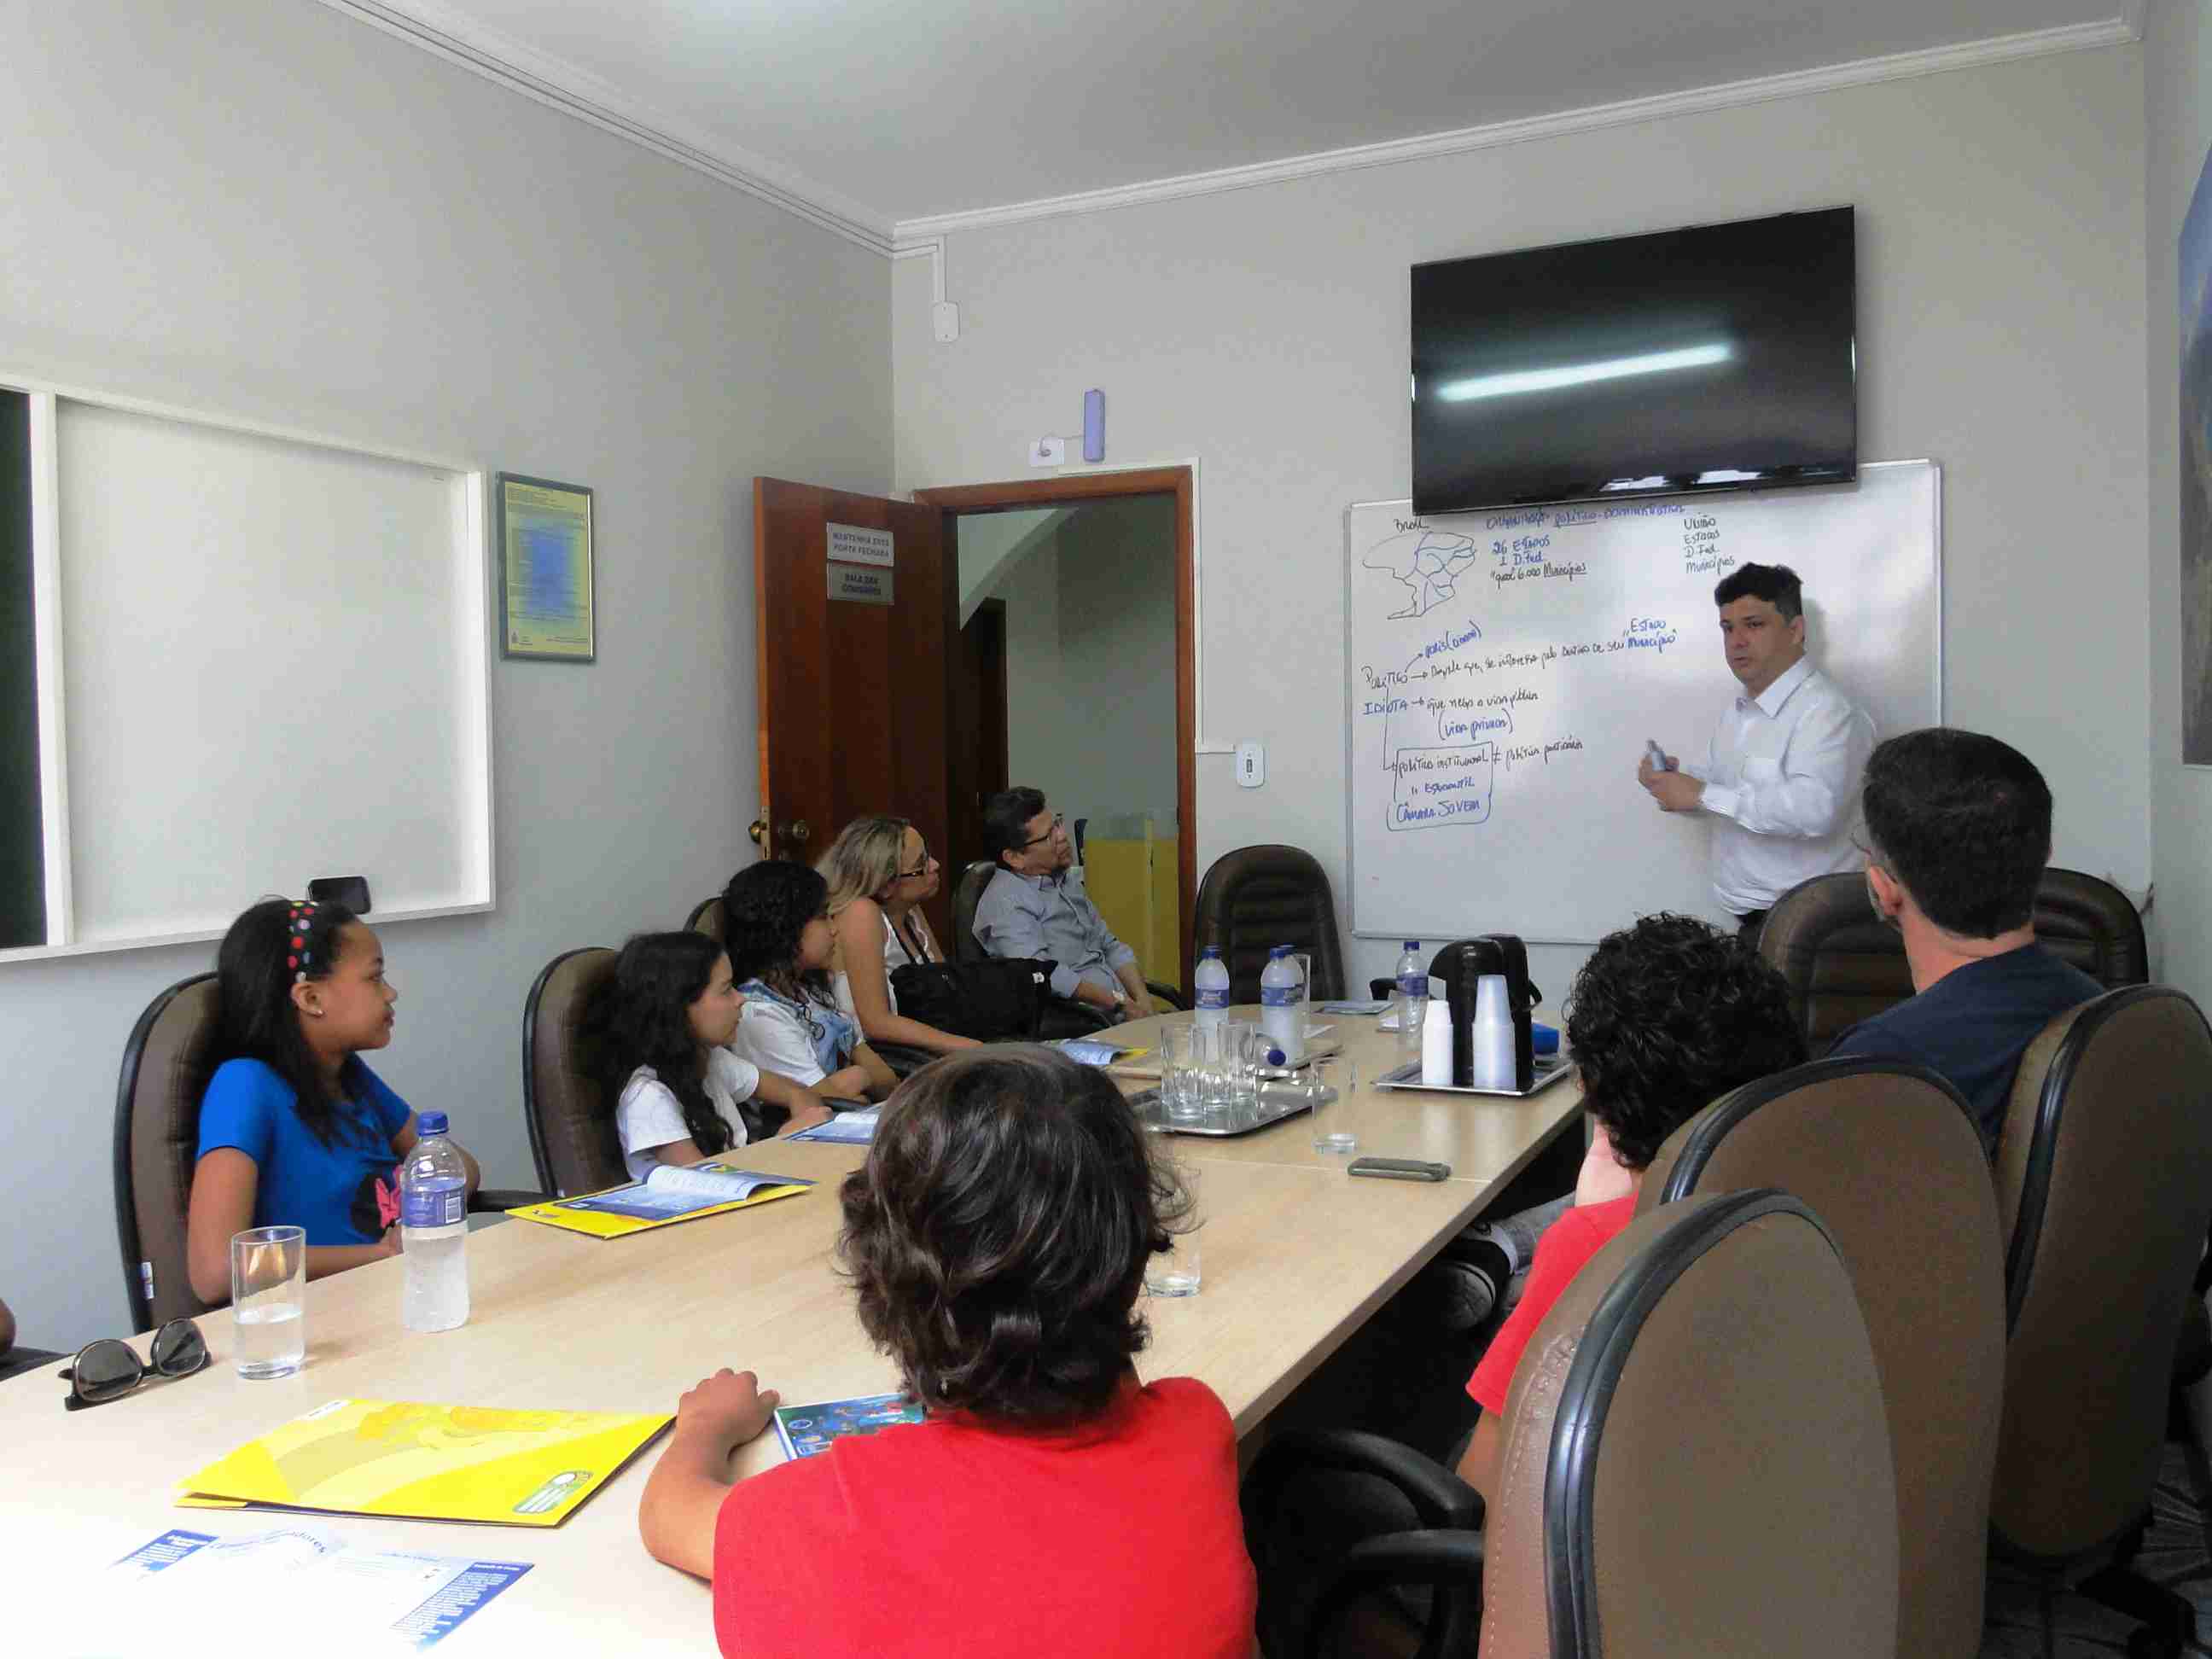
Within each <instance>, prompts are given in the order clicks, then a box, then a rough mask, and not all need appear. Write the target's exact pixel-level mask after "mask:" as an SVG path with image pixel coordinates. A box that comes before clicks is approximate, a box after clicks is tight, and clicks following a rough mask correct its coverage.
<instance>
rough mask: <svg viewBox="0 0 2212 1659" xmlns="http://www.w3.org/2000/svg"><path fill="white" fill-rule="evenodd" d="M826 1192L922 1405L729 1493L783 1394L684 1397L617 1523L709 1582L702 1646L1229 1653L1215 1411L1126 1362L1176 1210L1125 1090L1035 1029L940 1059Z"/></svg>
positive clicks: (1242, 1573) (1231, 1528)
mask: <svg viewBox="0 0 2212 1659" xmlns="http://www.w3.org/2000/svg"><path fill="white" fill-rule="evenodd" d="M842 1200H843V1205H844V1217H845V1228H844V1233H843V1235H842V1237H841V1238H840V1240H839V1242H838V1252H839V1255H840V1256H841V1258H842V1261H843V1263H844V1265H845V1267H846V1270H847V1271H848V1273H850V1274H851V1276H852V1278H853V1280H854V1287H855V1289H856V1290H857V1291H858V1292H859V1301H860V1324H861V1327H862V1328H863V1329H864V1330H866V1333H867V1334H868V1336H869V1337H870V1338H871V1339H872V1340H873V1341H874V1342H875V1344H876V1345H877V1346H878V1347H879V1348H881V1349H883V1350H884V1351H885V1352H888V1353H889V1354H890V1356H891V1358H893V1359H894V1360H895V1361H896V1363H897V1365H898V1368H899V1372H900V1375H901V1376H902V1379H903V1380H904V1384H905V1387H906V1389H907V1390H908V1393H909V1394H910V1395H912V1396H913V1397H915V1399H917V1400H919V1401H921V1404H922V1406H923V1407H924V1408H925V1410H926V1411H927V1413H928V1415H927V1421H925V1422H922V1423H918V1424H910V1425H902V1426H899V1427H894V1428H890V1429H886V1430H884V1431H882V1432H880V1433H878V1434H874V1435H869V1436H866V1437H846V1438H843V1439H841V1440H839V1441H837V1442H836V1443H835V1444H833V1445H832V1446H831V1447H830V1448H829V1450H828V1451H826V1452H823V1453H822V1454H820V1455H816V1456H813V1457H810V1458H806V1459H804V1460H802V1461H799V1462H787V1463H783V1464H781V1465H779V1466H777V1467H776V1468H772V1469H769V1470H767V1471H765V1472H764V1473H763V1474H758V1475H756V1476H754V1477H753V1478H752V1479H750V1480H746V1481H744V1483H742V1484H741V1485H738V1486H730V1485H728V1484H727V1483H728V1480H729V1476H728V1473H727V1471H728V1467H729V1462H728V1461H729V1455H730V1453H731V1452H732V1449H734V1448H736V1447H737V1446H738V1445H739V1444H742V1443H744V1442H745V1441H747V1440H750V1439H751V1438H752V1437H754V1436H755V1435H757V1434H758V1433H760V1432H761V1431H762V1430H763V1428H765V1427H766V1426H767V1425H768V1421H769V1413H770V1412H771V1411H772V1410H773V1409H774V1408H775V1404H776V1401H777V1395H775V1393H774V1392H773V1391H772V1390H771V1391H762V1390H760V1389H758V1388H757V1385H756V1383H755V1379H754V1377H753V1375H752V1373H751V1372H750V1371H744V1372H739V1373H737V1374H735V1375H732V1373H731V1372H729V1371H727V1370H723V1371H720V1372H718V1373H717V1374H716V1375H714V1376H711V1377H708V1379H707V1380H706V1381H704V1382H702V1383H700V1384H699V1385H698V1386H697V1387H696V1388H695V1389H692V1390H691V1392H690V1393H689V1394H687V1395H684V1399H683V1401H682V1403H681V1405H680V1406H679V1407H678V1411H677V1418H676V1429H675V1432H674V1435H673V1436H672V1437H671V1440H670V1442H669V1445H668V1449H667V1450H666V1451H665V1453H664V1454H663V1455H662V1456H661V1460H660V1462H659V1465H658V1466H657V1467H656V1468H654V1470H653V1478H652V1480H650V1481H648V1482H647V1486H646V1492H645V1497H644V1498H643V1501H642V1502H641V1504H640V1505H639V1510H638V1522H639V1527H640V1529H641V1532H642V1533H643V1534H644V1537H645V1544H646V1547H647V1549H648V1550H650V1551H651V1552H652V1553H653V1554H654V1555H655V1556H656V1557H658V1558H659V1559H661V1560H663V1561H665V1562H667V1563H669V1564H670V1565H672V1566H677V1567H681V1568H683V1569H684V1571H689V1572H693V1573H696V1574H698V1575H700V1576H701V1577H711V1578H712V1579H713V1581H714V1633H715V1636H716V1638H718V1639H719V1641H720V1644H721V1649H722V1651H723V1653H725V1654H726V1655H729V1656H732V1659H738V1656H756V1655H758V1656H769V1655H775V1656H779V1659H785V1656H805V1655H825V1656H826V1655H832V1654H836V1655H843V1654H860V1653H866V1654H902V1655H915V1656H936V1655H943V1656H947V1659H950V1656H954V1655H957V1656H960V1659H992V1656H1000V1655H1004V1656H1018V1659H1035V1656H1037V1655H1040V1654H1052V1655H1054V1656H1056V1659H1092V1656H1096V1659H1109V1656H1111V1659H1128V1656H1143V1655H1158V1656H1170V1655H1173V1656H1178V1659H1182V1656H1188V1659H1214V1656H1221V1659H1229V1656H1235V1659H1243V1656H1245V1655H1246V1654H1248V1653H1249V1651H1250V1648H1251V1642H1252V1619H1253V1612H1254V1601H1255V1584H1254V1580H1253V1574H1252V1564H1251V1561H1250V1559H1249V1557H1248V1556H1247V1555H1246V1554H1245V1552H1244V1534H1243V1523H1242V1521H1241V1519H1240V1517H1239V1516H1238V1512H1237V1448H1236V1438H1235V1435H1234V1432H1233V1431H1232V1430H1231V1425H1230V1421H1229V1414H1228V1413H1227V1412H1226V1411H1225V1409H1224V1408H1223V1407H1222V1404H1221V1401H1219V1400H1218V1399H1217V1398H1216V1397H1215V1396H1214V1395H1213V1392H1212V1390H1211V1389H1208V1388H1207V1387H1206V1385H1205V1384H1204V1383H1200V1382H1197V1381H1194V1380H1193V1379H1191V1378H1188V1377H1173V1378H1168V1379H1165V1380H1164V1381H1161V1382H1157V1383H1151V1384H1149V1385H1143V1384H1140V1383H1139V1382H1138V1380H1137V1376H1136V1374H1135V1371H1134V1370H1133V1366H1132V1363H1131V1362H1132V1361H1133V1358H1134V1357H1135V1355H1136V1354H1137V1352H1139V1350H1140V1349H1141V1348H1142V1347H1143V1346H1144V1345H1145V1342H1146V1336H1147V1332H1146V1325H1145V1321H1144V1318H1143V1316H1141V1315H1139V1313H1138V1312H1137V1310H1136V1309H1137V1297H1138V1296H1139V1294H1140V1292H1141V1291H1142V1289H1143V1284H1144V1270H1145V1263H1146V1261H1147V1259H1149V1258H1150V1257H1151V1256H1152V1255H1153V1254H1154V1253H1155V1252H1158V1251H1162V1250H1164V1249H1167V1248H1168V1246H1169V1243H1170V1228H1171V1227H1172V1226H1173V1225H1175V1224H1176V1223H1177V1222H1178V1221H1179V1220H1181V1219H1182V1213H1183V1211H1184V1209H1185V1208H1186V1205H1185V1202H1184V1200H1183V1198H1182V1193H1181V1191H1180V1189H1179V1188H1178V1187H1177V1185H1176V1182H1175V1180H1174V1178H1173V1176H1172V1175H1170V1173H1169V1172H1168V1171H1167V1170H1165V1169H1164V1167H1163V1166H1162V1165H1160V1164H1157V1163H1156V1162H1155V1161H1154V1158H1153V1153H1152V1143H1151V1141H1150V1140H1149V1139H1148V1138H1147V1137H1146V1134H1145V1132H1144V1130H1143V1129H1142V1127H1140V1126H1139V1124H1138V1122H1137V1120H1136V1117H1135V1115H1133V1113H1132V1112H1131V1110H1130V1109H1129V1106H1128V1104H1127V1102H1125V1101H1124V1100H1123V1099H1122V1097H1121V1091H1119V1090H1117V1089H1116V1088H1115V1086H1114V1085H1112V1084H1111V1083H1110V1082H1109V1081H1108V1080H1107V1079H1105V1078H1104V1077H1103V1075H1102V1074H1101V1073H1098V1072H1097V1071H1094V1070H1091V1069H1090V1068H1088V1067H1085V1066H1079V1065H1077V1064H1076V1063H1075V1062H1074V1061H1073V1060H1069V1059H1067V1058H1066V1056H1064V1055H1061V1054H1054V1053H1052V1052H1050V1051H1048V1050H1046V1049H1042V1048H1012V1047H997V1048H979V1049H973V1050H969V1051H968V1052H966V1053H963V1054H951V1055H948V1056H946V1057H945V1058H944V1059H941V1060H937V1061H935V1062H934V1063H933V1064H932V1065H930V1066H926V1067H925V1068H923V1069H922V1070H921V1071H920V1072H917V1073H915V1075H914V1076H913V1077H912V1078H910V1079H908V1080H907V1081H906V1082H905V1083H904V1084H903V1085H901V1086H900V1088H899V1090H898V1091H897V1092H896V1094H894V1095H893V1096H892V1097H891V1098H890V1101H889V1102H887V1103H885V1105H884V1109H883V1117H882V1121H881V1124H880V1126H879V1127H878V1129H877V1132H876V1139H875V1144H874V1145H873V1146H872V1147H871V1148H870V1150H869V1153H868V1159H867V1162H866V1164H864V1165H863V1166H862V1167H861V1168H860V1169H859V1170H855V1171H854V1173H853V1174H852V1175H850V1176H848V1177H846V1180H845V1183H844V1188H843V1192H842Z"/></svg>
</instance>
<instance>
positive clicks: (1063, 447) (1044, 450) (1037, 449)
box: [1030, 438, 1067, 466]
mask: <svg viewBox="0 0 2212 1659" xmlns="http://www.w3.org/2000/svg"><path fill="white" fill-rule="evenodd" d="M1030 465H1031V466H1066V465H1067V440H1066V439H1065V438H1039V439H1038V440H1037V441H1036V442H1035V443H1033V444H1031V445H1030Z"/></svg>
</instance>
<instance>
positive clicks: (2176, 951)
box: [2143, 0, 2212, 1002]
mask: <svg viewBox="0 0 2212 1659" xmlns="http://www.w3.org/2000/svg"><path fill="white" fill-rule="evenodd" d="M2145 28H2146V33H2145V37H2144V43H2143V52H2144V61H2145V63H2146V64H2148V73H2147V75H2146V77H2145V78H2146V86H2145V90H2144V96H2145V102H2146V106H2147V117H2146V121H2145V129H2146V132H2147V134H2148V169H2149V188H2148V194H2147V203H2148V224H2149V234H2148V248H2149V257H2148V269H2147V276H2148V281H2147V283H2146V285H2145V286H2146V292H2147V294H2148V301H2147V304H2146V311H2147V315H2148V323H2149V347H2148V350H2149V355H2148V374H2147V376H2146V379H2147V380H2148V388H2147V396H2148V410H2149V416H2148V419H2149V427H2150V516H2149V572H2150V683H2151V687H2152V697H2151V733H2150V765H2151V787H2152V797H2151V798H2152V806H2153V812H2152V819H2151V835H2152V848H2153V853H2154V872H2155V874H2156V875H2157V878H2158V900H2157V902H2156V904H2155V905H2154V908H2153V909H2152V912H2151V920H2152V922H2153V924H2154V933H2156V936H2157V938H2158V939H2159V941H2160V945H2162V947H2163V949H2162V951H2161V954H2162V957H2163V967H2162V970H2161V972H2162V976H2163V977H2164V978H2166V979H2167V980H2169V981H2172V983H2174V984H2177V985H2179V986H2180V987H2182V988H2183V989H2185V990H2186V991H2188V992H2189V993H2190V994H2191V995H2192V996H2195V997H2196V998H2197V1000H2199V1001H2203V1002H2212V771H2208V770H2201V769H2198V770H2192V769H2189V768H2187V767H2185V766H2183V765H2182V764H2181V763H2180V762H2181V566H2180V557H2181V543H2180V488H2181V485H2180V475H2179V466H2180V448H2181V435H2180V408H2179V400H2180V385H2179V374H2178V370H2177V367H2176V365H2177V360H2178V356H2179V351H2180V349H2181V346H2180V339H2181V333H2180V324H2179V302H2180V295H2179V279H2178V276H2177V273H2176V270H2175V246H2176V244H2177V242H2178V240H2179V236H2180V232H2181V222H2182V218H2183V216H2185V214H2186V213H2187V212H2188V211H2189V198H2190V195H2191V191H2194V190H2195V189H2196V188H2197V174H2198V172H2199V170H2200V169H2201V168H2202V167H2203V165H2204V157H2205V150H2206V148H2207V146H2208V145H2212V27H2208V26H2207V21H2206V7H2205V5H2204V3H2203V0H2154V3H2153V4H2152V6H2151V8H2150V11H2149V15H2148V18H2147V19H2146V20H2145Z"/></svg>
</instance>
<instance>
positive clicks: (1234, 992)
mask: <svg viewBox="0 0 2212 1659" xmlns="http://www.w3.org/2000/svg"><path fill="white" fill-rule="evenodd" d="M1192 935H1193V937H1194V939H1196V940H1197V942H1198V943H1199V945H1201V946H1203V945H1218V946H1220V948H1221V960H1222V963H1223V964H1224V965H1225V967H1226V968H1227V969H1229V1000H1231V1002H1240V1003H1242V1002H1257V1001H1258V1000H1260V974H1261V970H1262V969H1265V968H1266V967H1267V952H1268V951H1271V950H1273V948H1274V947H1275V946H1276V945H1290V946H1291V947H1292V948H1294V949H1296V950H1299V951H1305V952H1307V953H1308V954H1309V955H1310V956H1311V957H1313V984H1312V985H1311V986H1310V987H1308V988H1309V990H1310V994H1311V995H1312V996H1313V998H1314V1000H1316V1001H1317V1002H1327V1001H1333V1000H1335V999H1337V998H1339V997H1341V996H1342V995H1343V994H1344V947H1343V945H1342V943H1341V942H1340V940H1339V939H1338V937H1337V931H1336V898H1335V895H1334V893H1333V892H1331V890H1330V889H1329V884H1328V872H1326V871H1325V870H1323V869H1322V867H1321V865H1320V864H1319V862H1317V861H1316V860H1315V858H1314V856H1313V854H1310V853H1308V852H1304V851H1303V850H1301V849H1300V848H1296V847H1281V846H1265V847H1240V848H1237V850H1236V851H1235V852H1233V853H1225V854H1222V855H1221V856H1220V857H1219V858H1218V859H1216V860H1214V861H1213V866H1212V868H1211V869H1209V870H1208V871H1207V872H1206V879H1205V880H1204V881H1202V882H1200V884H1199V888H1198V902H1197V906H1196V914H1195V915H1194V919H1193V923H1192Z"/></svg>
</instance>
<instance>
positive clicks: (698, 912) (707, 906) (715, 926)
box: [684, 893, 722, 944]
mask: <svg viewBox="0 0 2212 1659" xmlns="http://www.w3.org/2000/svg"><path fill="white" fill-rule="evenodd" d="M684 927H685V929H686V930H687V931H689V932H690V933H704V934H705V935H706V936H707V937H708V939H713V940H714V941H715V942H716V943H717V944H719V943H720V941H721V938H722V896H721V895H720V893H717V894H715V895H714V897H712V898H703V899H701V900H700V901H699V902H697V903H696V904H695V905H693V906H692V907H691V914H690V915H688V916H686V917H684Z"/></svg>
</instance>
